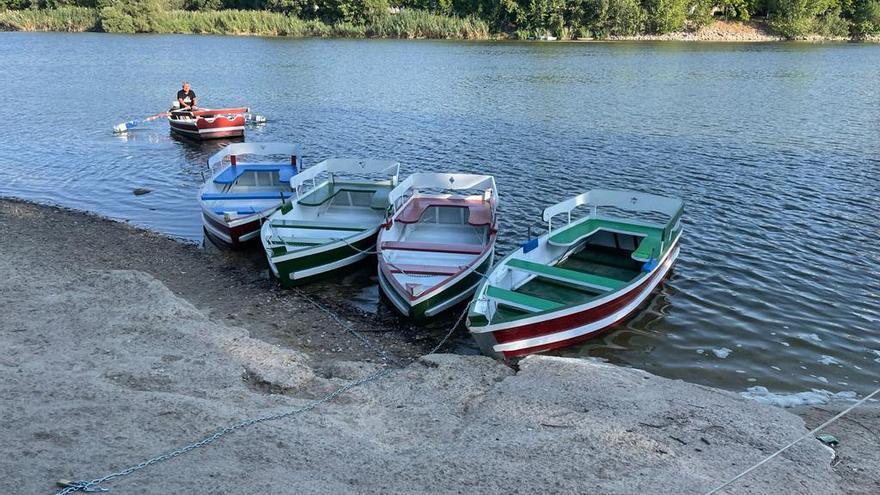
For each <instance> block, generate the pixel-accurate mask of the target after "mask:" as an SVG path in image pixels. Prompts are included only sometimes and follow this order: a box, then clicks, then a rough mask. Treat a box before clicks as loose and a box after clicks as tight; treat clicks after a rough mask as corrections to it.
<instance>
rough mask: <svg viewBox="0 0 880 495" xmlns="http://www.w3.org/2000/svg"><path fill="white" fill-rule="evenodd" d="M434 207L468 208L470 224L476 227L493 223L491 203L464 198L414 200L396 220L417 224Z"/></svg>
mask: <svg viewBox="0 0 880 495" xmlns="http://www.w3.org/2000/svg"><path fill="white" fill-rule="evenodd" d="M432 206H446V207H453V208H467V209H468V223H469V224H471V225H473V226H475V227H479V226H482V225H489V224H491V223H492V207H491V204H490V203H489V202H487V201H483V200H482V199H476V200H475V199H464V198H414V199H413V200H411V201H410V202H409V203H407V204H406V207H404V208H403V211H401V212H400V214H399V215H397V218H396V220H397V221H398V222H401V223H417V222H418V221H419V220H420V219H421V218H422V215H423V214H424V213H425V210H427V209H428V208H430V207H432Z"/></svg>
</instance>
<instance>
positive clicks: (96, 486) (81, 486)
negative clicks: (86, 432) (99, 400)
mask: <svg viewBox="0 0 880 495" xmlns="http://www.w3.org/2000/svg"><path fill="white" fill-rule="evenodd" d="M392 371H393V369H392V368H383V369H382V370H380V371H377V372H375V373H373V374H371V375H368V376H367V377H365V378H361V379H360V380H356V381H353V382H350V383H348V384H346V385H344V386H342V387H339V388H337V389H336V390H334V391H332V392H330V393H329V394H327V395H325V396H324V397H321V398H320V399H317V400H315V401H312V402H310V403H309V404H307V405H305V406H303V407H300V408H297V409H292V410H290V411H285V412H281V413H276V414H270V415H267V416H260V417H257V418H251V419H247V420H244V421H241V422H240V423H236V424H234V425H231V426H227V427H225V428H221V429H219V430H217V431H215V432H214V433H212V434H210V435H208V436H206V437H204V438H202V439H201V440H199V441H197V442H194V443H191V444H189V445H187V446H185V447H180V448H178V449H174V450H172V451H169V452H166V453H164V454H161V455H158V456H156V457H153V458H151V459H148V460H146V461H144V462H141V463H139V464H135V465H134V466H131V467H128V468H126V469H123V470H121V471H117V472H115V473H112V474H108V475H107V476H102V477H100V478H95V479H93V480H80V481H74V482H72V483H67V484H66V485H67V486H66V488H64V489H63V490H61V491H59V492H56V494H55V495H68V494H70V493H73V492H78V491H79V492H86V493H90V492H106V491H109V490H108V489H106V488H102V487H101V486H100V485H101V484H102V483H106V482H107V481H110V480H113V479H116V478H121V477H123V476H127V475H129V474H131V473H134V472H136V471H140V470H141V469H144V468H147V467H149V466H152V465H154V464H158V463H160V462H163V461H167V460H169V459H173V458H175V457H178V456H180V455H183V454H186V453H187V452H190V451H192V450H195V449H198V448H201V447H206V446H208V445H210V444H212V443H214V442H216V441H217V440H220V439H221V438H223V437H224V436H225V435H228V434H229V433H232V432H234V431H237V430H240V429H242V428H246V427H248V426H253V425H255V424H258V423H265V422H267V421H276V420H279V419H284V418H289V417H291V416H297V415H299V414H303V413H305V412H308V411H311V410H312V409H315V408H316V407H318V406H320V405H321V404H324V403H326V402H329V401H331V400H333V399H335V398H336V397H337V396H339V395H341V394H343V393H345V392H347V391H349V390H351V389H353V388H355V387H358V386H360V385H364V384H366V383H370V382H374V381H376V380H379V379H380V378H383V377H384V376H385V375H388V374H389V373H391V372H392Z"/></svg>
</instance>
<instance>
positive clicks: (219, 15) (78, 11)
mask: <svg viewBox="0 0 880 495" xmlns="http://www.w3.org/2000/svg"><path fill="white" fill-rule="evenodd" d="M145 17H146V18H145ZM0 30H7V31H106V32H128V33H132V32H151V33H182V34H233V35H258V36H291V37H300V38H302V37H346V38H364V37H376V38H434V39H486V38H488V37H489V36H490V34H489V25H488V24H486V23H485V22H484V21H481V20H479V19H476V18H472V17H466V18H460V17H446V16H441V15H436V14H431V13H429V12H424V11H420V10H404V11H402V12H400V13H397V14H389V15H387V16H382V17H379V18H377V19H375V20H373V21H371V22H368V23H367V24H365V25H361V24H351V23H345V22H342V23H337V24H326V23H323V22H321V21H317V20H308V21H306V20H302V19H299V18H297V17H292V16H289V15H285V14H280V13H276V12H268V11H262V10H215V11H186V10H157V11H155V12H149V13H146V14H142V15H139V16H136V18H133V17H131V16H130V15H129V14H127V13H126V12H124V11H122V10H120V9H116V8H105V9H103V10H97V9H88V8H81V7H67V8H59V9H52V10H7V11H0Z"/></svg>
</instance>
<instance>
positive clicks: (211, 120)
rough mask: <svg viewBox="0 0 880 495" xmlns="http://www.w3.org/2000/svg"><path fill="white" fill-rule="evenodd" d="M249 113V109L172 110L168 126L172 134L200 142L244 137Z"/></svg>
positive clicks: (169, 114)
mask: <svg viewBox="0 0 880 495" xmlns="http://www.w3.org/2000/svg"><path fill="white" fill-rule="evenodd" d="M248 112H250V109H249V108H247V107H234V108H216V109H210V108H193V109H186V110H172V111H170V112H169V113H168V124H169V125H170V126H171V132H172V134H177V135H179V136H183V137H186V138H190V139H195V140H200V141H201V140H206V139H220V138H234V137H242V136H244V126H245V123H246V122H247V119H246V114H248Z"/></svg>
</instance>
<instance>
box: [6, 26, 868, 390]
mask: <svg viewBox="0 0 880 495" xmlns="http://www.w3.org/2000/svg"><path fill="white" fill-rule="evenodd" d="M0 67H3V70H2V71H0V87H2V88H3V89H2V91H0V108H3V109H5V112H6V118H4V119H2V124H0V135H2V138H0V195H7V196H16V197H22V198H28V199H33V200H38V201H44V202H50V203H58V204H62V205H66V206H71V207H75V208H80V209H84V210H90V211H94V212H98V213H100V214H103V215H106V216H109V217H113V218H120V219H128V220H130V221H131V222H133V223H135V224H137V225H141V226H145V227H148V228H151V229H155V230H158V231H161V232H165V233H167V234H169V235H172V236H176V237H181V238H185V239H189V240H193V241H197V242H200V241H201V239H202V230H201V223H200V217H199V208H198V204H197V203H196V200H195V197H196V192H197V189H198V187H199V185H200V183H201V181H202V176H203V173H204V172H205V171H206V166H205V161H206V158H207V157H208V156H209V155H210V154H211V153H213V152H214V151H216V149H217V148H218V144H216V143H215V144H209V145H197V144H192V143H186V142H182V141H178V140H175V139H173V138H171V137H170V136H169V135H168V130H167V127H166V124H165V123H164V122H160V123H158V125H155V126H153V127H149V128H145V129H141V130H139V131H137V132H134V133H132V134H130V135H129V136H127V137H116V136H113V135H112V134H111V133H110V129H111V128H112V126H113V125H114V124H116V123H118V122H121V121H123V120H128V119H131V118H137V117H142V116H146V115H150V114H153V113H156V112H159V111H162V110H164V109H165V108H167V107H168V105H169V103H170V102H171V100H172V99H173V98H174V94H175V92H176V90H177V89H178V85H179V82H180V80H181V79H188V80H190V81H192V83H193V86H194V89H195V91H196V92H197V93H198V95H199V97H200V103H202V104H203V105H205V106H226V105H250V106H251V107H253V108H254V110H255V111H256V112H258V113H261V114H264V115H266V116H268V117H269V118H270V123H269V124H268V125H265V126H263V127H259V128H252V129H249V134H248V140H251V141H293V142H299V143H301V144H302V145H303V147H304V150H305V154H306V156H305V157H304V158H305V160H306V163H307V164H314V163H316V162H317V161H319V160H321V159H323V158H327V157H340V156H370V157H378V158H394V159H398V160H400V161H401V162H402V163H403V164H404V173H409V172H413V171H416V170H429V171H430V170H435V171H461V172H485V173H490V174H494V175H496V177H497V181H498V184H499V189H500V192H501V195H502V207H501V215H502V235H501V239H502V246H501V248H500V251H501V252H502V253H506V252H508V251H509V250H510V249H512V247H513V246H515V245H516V244H517V243H518V242H520V241H521V240H522V239H523V238H524V237H525V235H526V229H527V226H528V225H530V224H532V223H534V222H535V221H537V220H538V219H539V215H540V212H541V210H542V209H543V208H544V207H545V206H547V205H548V204H552V203H555V202H557V201H560V200H562V199H564V198H566V197H569V196H571V195H573V194H576V193H579V192H582V191H584V190H587V189H590V188H594V187H605V188H632V189H638V190H643V191H647V192H653V193H658V194H668V195H674V196H679V197H682V198H683V199H684V200H685V202H686V214H685V218H684V221H685V225H686V228H685V235H684V238H683V242H682V252H681V257H680V260H679V262H678V265H677V268H676V271H675V273H674V275H673V276H672V278H671V279H670V280H669V282H668V283H667V284H666V285H665V286H664V288H663V289H662V291H661V293H660V294H658V295H657V297H655V298H654V299H653V301H652V303H651V304H650V305H649V307H648V308H647V309H646V310H645V311H643V312H642V313H641V314H639V316H637V317H636V318H634V319H632V320H631V321H630V322H628V323H627V324H625V325H624V326H622V327H620V328H619V329H617V330H616V331H614V332H611V333H609V334H608V335H607V336H605V337H604V338H601V339H598V340H596V341H594V342H591V343H589V344H586V345H583V346H581V347H577V348H572V349H569V350H567V351H565V352H564V354H565V355H576V356H586V355H591V356H600V357H604V358H607V359H609V360H611V361H613V362H615V363H620V364H623V365H629V366H635V367H639V368H643V369H646V370H649V371H651V372H654V373H658V374H660V375H663V376H667V377H673V378H683V379H686V380H689V381H697V382H701V383H706V384H710V385H716V386H722V387H726V388H729V389H732V390H745V389H746V388H748V387H752V386H756V385H759V386H764V387H767V388H769V389H770V390H772V391H776V392H783V393H790V392H799V391H804V390H809V389H814V388H816V389H824V390H829V391H831V392H839V391H856V392H858V393H865V392H867V391H869V390H872V389H873V387H876V384H877V383H878V375H880V373H878V370H880V302H878V298H880V222H878V210H877V205H878V201H880V193H878V189H880V178H878V175H880V46H876V45H874V46H872V45H858V44H828V45H806V44H759V45H756V44H749V45H740V44H705V43H700V44H677V43H664V44H638V43H620V44H539V43H532V44H519V43H454V42H430V41H374V40H367V41H364V40H358V41H354V40H351V41H350V40H288V39H262V38H235V37H199V36H148V35H144V36H114V35H100V34H73V35H71V34H50V33H45V34H36V33H33V34H31V33H0ZM136 187H147V188H151V189H153V190H154V192H153V193H151V194H148V195H145V196H139V197H135V196H134V195H132V189H133V188H136ZM59 235H63V233H59ZM218 255H223V253H218ZM349 283H350V284H353V286H355V287H356V291H355V292H357V291H360V292H361V294H360V296H359V297H358V298H357V299H358V304H360V305H362V306H363V305H366V306H368V307H371V308H372V309H373V310H380V311H388V310H387V308H381V307H380V306H379V305H378V303H377V298H376V294H377V290H376V287H375V282H374V281H371V280H370V279H369V278H367V277H364V278H363V279H362V280H358V281H354V282H351V281H349ZM466 342H467V339H466V338H462V339H461V345H463V346H464V347H467V343H466Z"/></svg>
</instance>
